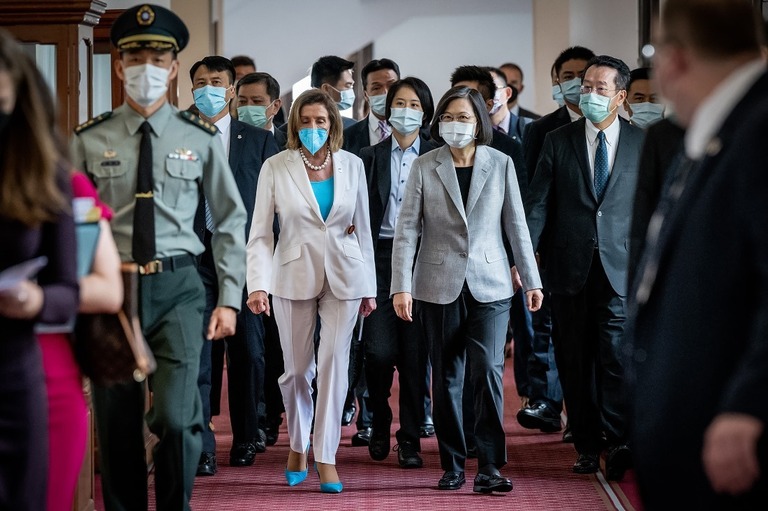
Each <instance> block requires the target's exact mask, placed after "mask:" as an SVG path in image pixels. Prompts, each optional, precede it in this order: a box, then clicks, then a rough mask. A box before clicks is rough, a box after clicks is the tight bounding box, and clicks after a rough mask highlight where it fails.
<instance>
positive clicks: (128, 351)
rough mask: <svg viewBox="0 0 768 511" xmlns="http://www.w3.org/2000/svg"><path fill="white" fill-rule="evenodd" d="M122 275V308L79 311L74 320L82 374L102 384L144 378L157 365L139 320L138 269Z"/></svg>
mask: <svg viewBox="0 0 768 511" xmlns="http://www.w3.org/2000/svg"><path fill="white" fill-rule="evenodd" d="M122 275H123V288H124V290H125V292H124V296H125V297H124V299H123V307H122V309H121V310H120V311H118V312H117V313H115V314H106V313H99V314H79V315H78V316H77V320H76V322H75V329H74V347H75V357H76V358H77V361H78V363H79V364H80V368H81V370H82V371H83V374H85V376H87V377H88V378H90V379H91V381H92V382H93V383H95V384H96V385H99V386H103V387H106V386H110V385H115V384H118V383H125V382H129V381H137V382H141V381H144V380H145V379H146V377H147V376H149V375H150V374H152V373H153V372H154V371H155V369H157V362H156V360H155V357H154V355H152V350H151V349H150V348H149V345H148V344H147V341H146V339H144V335H143V334H142V332H141V324H140V323H139V316H138V287H139V285H138V284H139V280H138V279H139V276H138V273H137V272H136V271H126V270H123V272H122Z"/></svg>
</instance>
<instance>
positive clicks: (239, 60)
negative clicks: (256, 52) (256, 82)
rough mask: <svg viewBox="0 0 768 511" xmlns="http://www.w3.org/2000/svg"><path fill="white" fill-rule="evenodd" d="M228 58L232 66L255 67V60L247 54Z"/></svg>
mask: <svg viewBox="0 0 768 511" xmlns="http://www.w3.org/2000/svg"><path fill="white" fill-rule="evenodd" d="M230 60H231V61H232V65H233V66H234V67H238V66H253V69H256V61H254V60H253V59H252V58H251V57H249V56H248V55H235V56H234V57H232V58H231V59H230Z"/></svg>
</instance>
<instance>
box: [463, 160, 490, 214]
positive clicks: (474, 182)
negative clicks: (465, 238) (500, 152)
mask: <svg viewBox="0 0 768 511" xmlns="http://www.w3.org/2000/svg"><path fill="white" fill-rule="evenodd" d="M490 160H491V157H490V155H489V154H488V151H487V150H486V148H485V146H477V148H476V149H475V163H474V169H473V170H472V179H471V181H470V182H469V193H468V194H467V217H469V215H471V214H472V209H473V208H474V207H475V204H476V203H477V199H478V198H480V193H481V192H482V191H483V187H484V186H485V182H486V181H487V180H488V175H489V174H490Z"/></svg>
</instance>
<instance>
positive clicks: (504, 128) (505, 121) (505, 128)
mask: <svg viewBox="0 0 768 511" xmlns="http://www.w3.org/2000/svg"><path fill="white" fill-rule="evenodd" d="M510 114H511V112H510V111H509V110H507V115H505V116H504V118H503V119H502V120H501V122H500V123H499V125H498V126H499V128H501V131H502V132H503V133H504V134H505V135H508V134H509V118H510V117H512V116H511V115H510Z"/></svg>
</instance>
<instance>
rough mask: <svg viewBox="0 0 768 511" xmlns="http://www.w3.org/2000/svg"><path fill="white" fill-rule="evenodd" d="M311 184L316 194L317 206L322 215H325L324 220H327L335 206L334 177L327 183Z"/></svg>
mask: <svg viewBox="0 0 768 511" xmlns="http://www.w3.org/2000/svg"><path fill="white" fill-rule="evenodd" d="M310 184H311V185H312V191H313V192H315V199H316V200H317V204H318V205H319V206H320V214H321V215H323V220H326V219H328V213H330V212H331V206H333V176H331V177H329V178H328V179H326V180H325V181H310Z"/></svg>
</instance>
